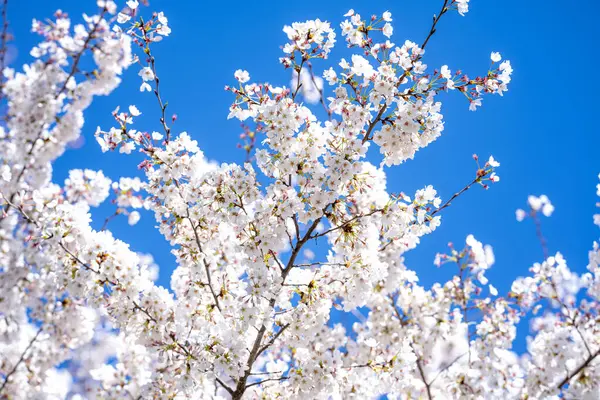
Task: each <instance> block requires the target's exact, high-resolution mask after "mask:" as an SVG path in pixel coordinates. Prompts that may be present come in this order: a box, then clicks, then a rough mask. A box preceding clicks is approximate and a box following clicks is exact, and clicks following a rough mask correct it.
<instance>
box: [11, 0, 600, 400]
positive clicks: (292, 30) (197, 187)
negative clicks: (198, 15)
mask: <svg viewBox="0 0 600 400" xmlns="http://www.w3.org/2000/svg"><path fill="white" fill-rule="evenodd" d="M440 2H441V5H442V8H441V9H440V11H439V12H438V13H436V14H435V15H434V16H433V19H432V23H431V26H430V27H429V31H428V34H427V35H426V36H425V37H424V38H423V39H422V41H420V42H418V43H417V42H412V41H409V40H405V41H400V40H397V41H398V44H396V43H392V42H391V41H390V39H391V36H392V33H393V25H392V22H393V19H392V14H391V13H390V12H389V11H385V12H383V14H382V15H381V16H378V15H373V16H370V17H368V18H367V19H363V18H362V17H361V15H360V14H359V13H357V12H355V11H354V10H350V11H349V12H347V13H346V14H345V15H344V17H346V18H347V19H346V20H344V21H343V22H342V23H341V26H340V29H339V34H340V36H341V37H342V38H343V40H345V42H346V45H347V46H348V47H349V48H350V51H351V52H352V53H351V54H350V55H349V56H346V58H345V59H344V58H335V57H337V56H336V52H335V51H334V46H335V44H336V40H337V38H338V36H337V33H336V29H334V28H333V25H332V24H330V23H329V22H326V21H322V20H319V19H315V20H308V21H305V22H295V23H292V24H291V25H289V26H285V27H284V29H283V31H284V33H285V36H284V41H285V42H284V43H283V46H282V53H283V54H282V57H281V59H280V60H279V61H280V63H281V65H282V68H285V69H287V71H288V73H289V75H287V76H288V77H289V76H290V75H291V82H286V81H287V79H286V80H284V81H283V82H281V83H277V82H276V83H274V84H270V83H262V82H252V81H251V75H250V73H249V72H248V71H246V70H243V69H237V70H235V72H234V73H233V76H232V78H231V79H232V82H233V84H232V85H231V86H227V87H226V90H227V91H229V92H230V93H231V95H232V104H231V106H230V109H229V117H230V118H236V119H239V120H241V121H244V124H245V125H244V126H245V128H244V129H245V130H244V134H243V135H244V136H243V137H242V138H243V139H247V141H246V142H245V145H244V150H245V151H246V153H247V155H248V158H247V162H245V163H243V164H235V163H222V164H218V163H216V162H214V161H211V160H210V155H205V154H204V153H203V151H202V149H201V148H200V145H199V143H198V142H197V141H196V140H194V139H193V137H194V136H193V134H190V133H187V132H185V131H181V130H179V129H178V130H175V128H174V125H173V122H175V120H176V116H173V117H170V115H172V113H171V111H170V110H171V109H170V108H168V102H167V101H166V100H165V99H164V98H163V94H162V92H161V87H162V85H163V84H165V83H166V82H168V80H169V77H163V76H161V75H160V74H161V72H160V71H161V70H160V60H159V59H157V58H156V57H155V52H154V49H155V48H156V46H161V45H162V41H163V40H172V39H174V38H172V37H171V35H170V34H171V28H170V27H169V25H168V22H169V21H168V18H167V16H166V15H165V14H164V13H163V12H154V13H152V12H148V11H147V9H146V7H144V5H145V2H141V3H140V2H138V1H136V0H131V1H127V2H126V3H125V5H126V7H124V8H123V9H120V10H119V9H118V7H117V5H116V4H115V3H114V2H112V1H98V2H97V5H98V7H99V9H98V11H97V13H96V14H93V15H84V16H83V17H82V21H83V22H81V23H79V22H75V19H74V20H73V22H72V21H71V19H70V18H69V17H68V16H67V14H65V13H64V12H62V11H58V12H57V13H56V14H55V16H54V20H48V21H46V22H41V21H34V23H33V31H34V32H36V33H38V34H39V35H41V40H40V43H39V44H38V45H37V46H35V47H34V48H33V49H32V52H31V54H32V56H33V57H34V58H35V60H34V61H33V62H31V63H30V64H26V65H24V66H23V67H22V68H18V69H10V68H5V69H4V77H5V82H4V85H3V86H2V96H3V98H4V99H6V100H7V111H6V115H5V120H6V126H4V127H3V128H2V129H0V139H1V140H2V141H3V143H4V146H0V160H1V164H0V176H1V178H2V179H1V180H0V195H1V197H0V204H1V206H2V209H3V210H2V214H1V215H0V293H1V295H0V396H1V397H2V398H5V397H6V398H15V399H31V398H35V399H37V398H45V399H63V398H65V399H66V398H68V399H83V398H133V399H142V398H157V399H159V398H160V399H188V398H189V399H205V398H206V399H208V398H215V399H229V398H231V399H236V400H238V399H242V398H247V399H254V398H290V399H296V398H310V399H345V398H361V399H362V398H382V397H384V396H385V397H386V398H390V399H396V398H398V399H399V398H411V399H416V398H423V399H430V400H431V399H443V398H485V399H544V398H573V399H576V398H577V399H588V398H589V399H592V398H597V397H598V395H599V391H600V386H599V382H600V363H599V361H598V360H600V357H599V356H600V324H598V318H599V314H598V313H599V311H600V306H599V304H600V303H599V302H600V245H598V243H594V244H593V246H592V249H591V250H590V252H589V255H588V259H589V264H588V267H587V272H585V273H583V274H577V273H575V272H574V271H572V270H571V269H570V268H569V266H568V265H569V264H568V262H567V259H566V258H565V257H564V256H563V255H562V254H561V253H560V252H552V253H551V252H550V251H549V248H548V247H549V246H548V243H547V242H546V240H545V238H544V236H543V231H542V226H541V223H540V219H539V214H542V215H544V216H545V217H550V216H551V215H552V214H553V212H554V206H553V205H552V204H551V202H550V200H549V199H548V197H547V196H543V195H542V196H540V197H536V196H530V197H529V198H528V199H527V204H528V211H525V210H517V212H516V217H517V219H518V220H520V221H521V220H524V219H528V218H530V219H531V220H532V221H533V222H534V224H535V226H536V234H537V237H538V238H539V240H540V245H541V248H542V254H541V256H542V258H540V260H538V262H535V263H534V264H533V265H532V266H531V268H530V269H529V271H528V272H527V273H526V274H525V273H524V274H523V275H524V276H521V277H519V278H518V279H516V280H515V281H514V283H513V284H512V286H511V288H510V291H509V292H508V293H502V291H501V290H499V289H498V288H496V287H495V286H494V285H493V284H492V283H490V282H489V279H488V274H489V271H490V269H491V268H493V267H494V265H495V264H496V261H497V260H496V257H495V255H494V252H493V248H492V246H491V245H488V244H484V243H482V242H481V241H479V240H478V239H477V238H476V236H475V235H472V234H470V235H467V237H466V238H465V239H464V240H465V241H464V246H462V245H459V246H455V245H454V244H452V243H450V244H449V246H448V250H447V252H446V253H439V254H437V255H436V256H435V258H434V264H435V265H437V266H438V267H439V268H444V269H448V270H449V271H452V273H451V274H452V277H451V278H450V279H448V280H447V281H445V282H444V281H442V282H437V283H434V284H433V285H428V286H425V285H423V284H422V283H420V281H419V275H418V274H417V272H416V271H415V270H413V269H411V266H410V265H407V264H408V263H407V262H406V261H405V256H406V254H407V253H408V252H409V251H411V250H413V249H414V248H416V247H417V246H418V245H419V244H420V242H421V240H422V238H423V237H424V236H425V235H430V234H435V231H436V229H437V228H438V227H439V226H440V224H441V223H442V216H443V213H444V211H445V210H446V209H447V208H448V207H450V206H451V205H452V204H454V203H455V202H458V201H459V197H461V196H464V195H466V194H465V193H466V192H467V191H469V189H471V188H473V187H478V186H481V187H482V188H484V189H488V188H490V187H491V186H492V183H494V184H495V183H498V182H499V179H500V178H499V176H498V175H497V169H498V168H499V167H500V163H499V162H498V161H497V160H496V159H495V158H494V157H493V156H489V158H487V161H485V160H486V159H482V161H481V162H480V159H479V157H478V156H477V155H474V156H473V159H474V161H475V163H476V168H474V172H473V174H472V176H471V181H470V183H469V184H467V185H466V186H464V187H462V188H460V187H459V189H458V190H457V191H456V192H455V193H454V194H449V195H448V194H446V193H440V192H438V191H437V190H436V189H435V188H434V187H433V186H432V185H427V184H423V185H422V186H421V187H420V189H418V190H416V191H414V193H403V192H400V193H392V192H390V191H389V189H388V182H387V180H388V172H389V170H390V168H397V167H396V166H397V165H400V164H402V163H406V162H409V160H411V159H412V158H414V157H415V156H416V155H417V153H418V151H419V150H421V149H424V148H425V147H427V146H434V145H435V143H434V142H435V141H436V140H437V139H438V138H439V137H440V136H441V135H442V134H443V132H444V128H445V121H444V117H443V110H444V108H443V107H444V106H443V104H442V102H441V100H440V99H441V98H442V96H440V94H441V93H443V92H449V93H448V94H447V96H446V97H444V98H448V99H449V101H452V100H451V99H453V98H456V97H458V98H460V101H463V102H464V103H462V104H463V105H466V104H468V107H469V108H470V109H472V110H475V109H477V108H478V107H480V106H482V105H483V102H482V99H483V98H484V97H485V96H489V95H496V94H497V95H503V94H504V93H505V92H506V91H507V90H508V84H509V83H510V81H511V74H512V67H511V64H510V62H509V61H508V60H503V58H502V56H501V55H500V53H497V52H494V53H492V54H491V56H490V57H491V60H492V63H491V64H492V65H491V67H490V68H489V69H488V70H487V71H482V73H481V74H480V76H478V77H475V78H472V77H469V76H468V75H467V74H466V73H464V72H462V71H461V70H460V69H458V67H457V66H448V65H443V66H442V67H441V68H440V69H439V70H438V69H433V68H430V67H429V66H428V65H427V64H426V63H425V62H426V58H425V54H426V50H427V51H428V52H429V47H428V43H431V41H432V40H434V39H433V37H434V34H435V33H436V31H437V30H438V29H441V27H440V26H439V25H438V23H439V21H440V20H441V19H442V18H447V17H450V16H451V14H460V15H464V14H466V13H467V12H468V10H469V0H444V1H440ZM449 19H451V18H449ZM173 36H174V35H173ZM83 59H85V60H86V61H85V63H89V64H90V65H92V64H93V68H94V73H93V74H86V73H84V72H83V71H82V68H81V65H83V64H81V63H82V62H84V61H82V60H83ZM500 61H502V62H501V63H500ZM134 64H135V65H134ZM127 69H129V70H127ZM232 71H233V68H232ZM323 71H324V72H323ZM452 71H455V72H454V73H453V72H452ZM159 76H160V79H159ZM321 76H322V78H321ZM125 79H132V80H133V82H134V83H136V84H137V83H140V82H141V87H140V90H141V91H142V92H143V93H141V94H138V95H142V96H148V97H147V98H148V100H151V101H152V104H154V106H153V107H151V106H149V104H150V102H144V103H141V102H140V103H138V105H139V108H138V106H136V105H135V104H131V103H132V102H131V101H128V102H123V101H122V100H123V99H114V101H115V102H116V103H117V102H118V103H119V104H115V106H117V108H116V109H115V110H114V111H113V112H112V114H111V117H112V118H107V121H106V122H105V123H103V124H102V126H99V127H97V128H95V135H94V136H95V138H96V141H97V145H98V146H99V148H100V149H101V150H102V151H103V152H109V151H115V152H117V151H118V153H121V154H120V155H118V154H115V156H121V157H127V156H129V155H130V154H132V153H139V154H140V157H142V158H143V161H142V162H141V163H140V164H139V169H140V172H139V174H140V175H139V176H135V177H128V176H119V177H112V179H111V178H109V177H107V176H105V175H104V173H103V172H102V171H94V170H90V169H73V170H71V171H70V173H69V177H68V178H67V179H66V180H65V182H64V183H63V184H58V183H56V182H54V181H53V180H52V178H53V175H52V163H53V162H54V161H55V160H56V159H57V158H58V157H59V156H61V155H62V153H63V152H64V151H65V148H66V146H67V144H68V143H69V142H71V141H72V140H74V139H77V138H78V137H79V136H80V134H81V131H82V129H83V126H84V122H85V120H84V111H85V110H86V109H87V108H88V107H89V106H90V105H91V104H92V103H93V100H94V98H95V96H99V95H109V94H110V93H111V92H112V91H113V90H114V89H115V88H117V87H118V85H119V84H120V83H121V81H122V80H125ZM323 79H325V80H326V81H327V83H328V84H329V86H328V87H324V85H323ZM288 84H289V86H286V85H288ZM146 92H147V93H146ZM300 95H301V96H300ZM463 96H464V99H463V98H462V97H463ZM465 99H466V100H465ZM120 103H122V104H120ZM141 104H143V106H142V105H141ZM313 105H314V106H315V107H316V109H315V107H313ZM120 107H126V108H123V110H125V111H121V108H120ZM317 110H318V111H317ZM147 115H153V116H155V117H156V118H154V119H153V121H154V123H155V125H153V126H152V127H150V128H149V131H148V132H147V131H144V130H141V129H142V128H140V126H141V124H139V120H140V118H143V117H144V116H147ZM319 115H326V118H325V119H320V117H319ZM107 117H108V116H107ZM93 129H94V128H93V127H92V130H93ZM374 160H375V161H374ZM131 173H132V175H133V174H134V172H133V171H132V172H131ZM477 195H480V194H477ZM481 195H483V194H481ZM598 195H599V196H600V185H598ZM103 203H104V206H103V207H113V208H114V213H113V214H112V215H111V216H109V217H107V218H106V220H105V221H104V224H103V225H102V227H101V228H100V229H99V230H96V229H94V228H93V226H96V225H95V224H92V222H93V220H94V219H95V213H94V212H93V210H92V208H93V207H98V206H100V205H101V204H103ZM125 217H126V221H127V223H128V224H129V225H135V224H136V223H138V222H139V221H140V218H142V217H143V218H154V224H155V226H156V227H157V230H158V232H159V233H160V234H161V235H162V236H163V237H164V239H165V240H166V242H167V243H168V244H169V245H170V246H171V253H172V254H173V256H174V264H175V266H174V270H173V272H172V275H171V279H170V287H169V288H165V287H161V286H159V285H158V284H156V282H155V280H156V278H157V270H158V266H157V265H156V264H155V262H154V259H153V258H152V256H149V255H146V254H140V253H138V252H136V251H135V249H132V248H131V246H130V245H129V244H127V243H126V242H124V241H123V240H122V239H121V238H118V237H116V236H115V235H114V234H113V232H112V231H111V229H110V228H111V223H110V222H111V220H112V219H113V218H124V220H125ZM594 221H595V223H596V224H598V225H600V217H599V216H598V215H595V216H594ZM94 222H95V221H94ZM462 240H463V239H461V242H462ZM317 244H319V245H320V246H322V247H325V248H326V251H317V247H316V245H317ZM322 247H321V248H322ZM498 261H500V260H498ZM521 270H522V271H524V270H523V269H521ZM332 312H340V313H346V315H348V316H352V318H353V319H352V321H354V322H353V323H348V324H332V323H331V320H330V318H331V313H332ZM523 322H528V323H529V325H530V332H529V337H528V345H527V350H526V351H525V352H523V353H522V354H518V353H516V352H515V350H514V348H513V343H514V341H515V339H516V338H517V334H518V333H519V334H521V335H527V333H523V332H522V329H523ZM525 330H527V328H526V327H525Z"/></svg>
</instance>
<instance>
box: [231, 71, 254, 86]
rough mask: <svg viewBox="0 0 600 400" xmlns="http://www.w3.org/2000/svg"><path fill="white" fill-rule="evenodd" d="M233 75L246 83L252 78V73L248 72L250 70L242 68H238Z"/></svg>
mask: <svg viewBox="0 0 600 400" xmlns="http://www.w3.org/2000/svg"><path fill="white" fill-rule="evenodd" d="M233 76H234V77H235V79H237V80H238V81H239V82H240V83H246V82H248V81H249V80H250V74H249V73H248V71H245V70H242V69H238V70H237V71H235V73H234V74H233Z"/></svg>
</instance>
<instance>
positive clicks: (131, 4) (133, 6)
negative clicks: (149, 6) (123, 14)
mask: <svg viewBox="0 0 600 400" xmlns="http://www.w3.org/2000/svg"><path fill="white" fill-rule="evenodd" d="M139 5H140V3H139V2H138V0H129V1H128V2H127V7H129V8H131V9H132V10H135V9H136V8H138V6H139Z"/></svg>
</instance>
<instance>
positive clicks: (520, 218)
mask: <svg viewBox="0 0 600 400" xmlns="http://www.w3.org/2000/svg"><path fill="white" fill-rule="evenodd" d="M515 216H516V217H517V221H519V222H521V221H523V220H524V219H525V217H527V213H526V212H525V210H523V209H520V208H519V209H517V211H515Z"/></svg>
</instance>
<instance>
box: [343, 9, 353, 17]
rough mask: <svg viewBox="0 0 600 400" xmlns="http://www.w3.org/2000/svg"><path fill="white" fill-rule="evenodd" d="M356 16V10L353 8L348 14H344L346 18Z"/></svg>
mask: <svg viewBox="0 0 600 400" xmlns="http://www.w3.org/2000/svg"><path fill="white" fill-rule="evenodd" d="M353 15H354V10H353V9H352V8H351V9H350V10H348V12H347V13H346V14H344V17H351V16H353Z"/></svg>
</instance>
